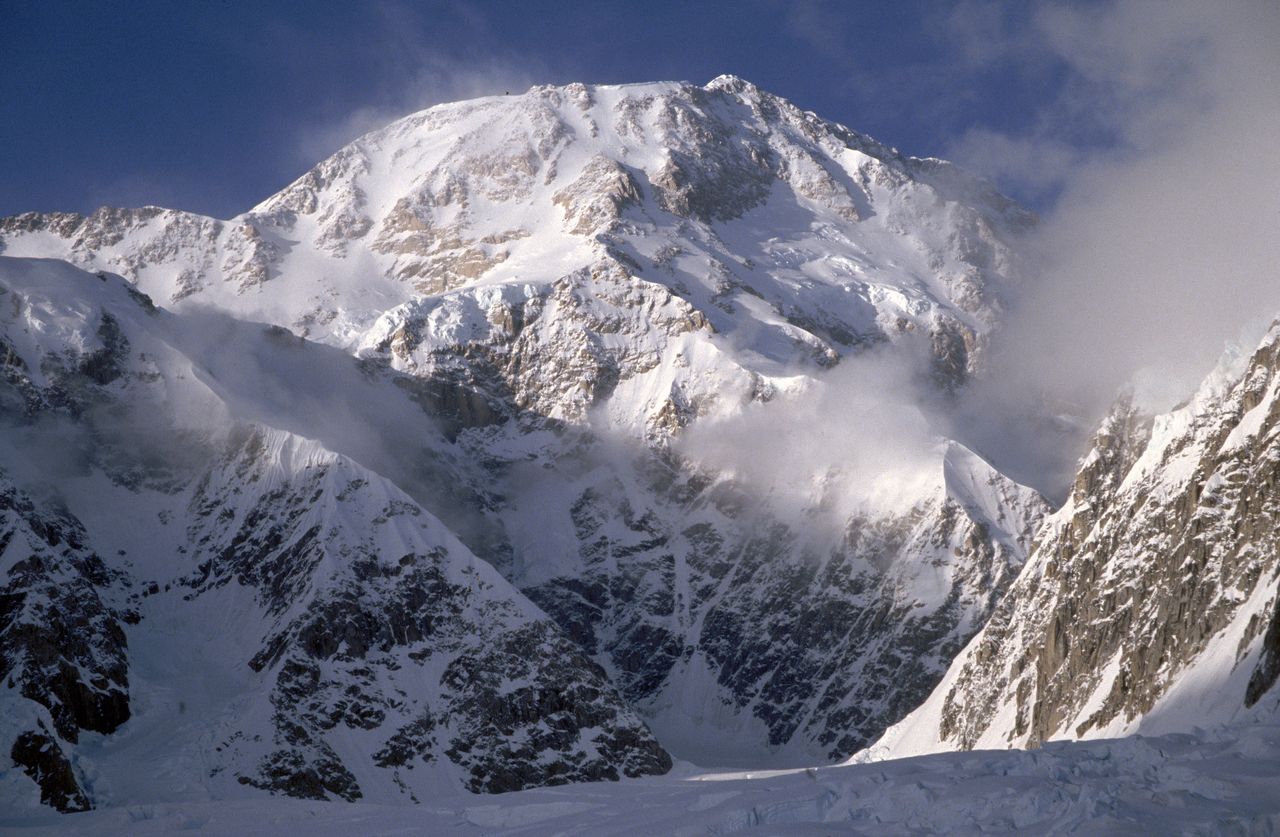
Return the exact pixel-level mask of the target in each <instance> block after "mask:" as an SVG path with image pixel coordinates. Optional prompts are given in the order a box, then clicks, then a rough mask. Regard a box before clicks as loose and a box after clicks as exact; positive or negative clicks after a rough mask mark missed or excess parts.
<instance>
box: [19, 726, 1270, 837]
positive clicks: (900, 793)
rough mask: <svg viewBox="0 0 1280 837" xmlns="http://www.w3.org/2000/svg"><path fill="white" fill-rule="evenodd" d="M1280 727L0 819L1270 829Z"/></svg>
mask: <svg viewBox="0 0 1280 837" xmlns="http://www.w3.org/2000/svg"><path fill="white" fill-rule="evenodd" d="M1277 752H1280V729H1278V728H1277V727H1276V726H1275V725H1274V724H1268V725H1257V726H1246V727H1237V728H1226V729H1220V730H1213V731H1208V732H1204V731H1202V732H1201V733H1199V734H1197V735H1194V736H1193V735H1185V734H1183V735H1169V736H1162V737H1155V738H1147V737H1143V738H1136V737H1135V738H1126V739H1119V740H1104V741H1091V742H1086V743H1054V744H1049V745H1046V746H1045V747H1043V748H1041V749H1039V750H1036V751H1033V752H1019V751H978V752H971V753H945V754H939V755H935V756H925V757H921V758H912V759H903V760H900V761H893V762H882V763H879V764H869V765H848V766H841V767H823V768H816V769H809V770H793V771H764V772H753V773H746V774H744V773H741V772H739V773H726V772H706V771H700V770H696V769H692V768H688V767H686V768H684V769H683V770H681V771H679V772H678V773H673V774H671V775H669V776H665V777H657V778H647V779H635V780H626V781H623V782H621V783H617V784H595V785H575V786H572V787H566V788H546V789H536V790H527V791H520V792H518V793H512V794H504V795H502V796H499V797H489V798H486V799H479V798H475V797H472V798H471V799H436V800H431V801H429V802H426V803H424V804H423V805H420V806H414V807H403V806H401V807H393V806H378V805H369V804H364V803H359V804H355V805H338V804H334V803H321V802H305V801H295V800H272V801H270V802H263V801H252V802H244V801H236V802H224V803H216V804H214V803H164V804H156V805H135V806H131V807H128V808H117V809H110V810H103V811H93V812H89V813H85V814H74V815H72V816H70V817H62V818H56V819H55V818H53V816H51V815H48V814H46V815H44V816H31V817H21V818H20V817H14V816H9V817H4V816H0V827H4V828H7V829H8V830H9V831H11V832H12V833H14V834H19V835H32V837H34V835H40V834H62V833H67V829H69V828H70V829H73V830H74V833H76V834H84V835H96V834H118V833H122V832H127V833H129V834H136V835H149V834H172V833H176V832H180V831H189V830H198V831H200V832H201V833H204V834H228V835H231V834H234V835H274V834H294V833H297V832H298V831H302V830H305V831H306V832H307V833H309V834H315V835H330V834H333V835H346V834H352V833H359V834H367V835H391V834H405V833H416V834H451V835H455V834H456V835H471V834H475V835H480V834H485V835H544V834H564V835H574V834H583V835H588V834H589V835H650V834H672V835H697V834H728V833H735V834H736V833H744V834H786V835H805V834H812V835H832V834H851V835H852V834H976V833H1015V832H1016V833H1018V834H1062V833H1087V834H1133V833H1135V832H1141V833H1158V834H1175V833H1176V834H1205V835H1209V834H1270V833H1274V832H1275V830H1276V829H1278V828H1280V796H1277V795H1276V793H1275V788H1276V786H1277V784H1280V759H1278V758H1277V757H1276V753H1277Z"/></svg>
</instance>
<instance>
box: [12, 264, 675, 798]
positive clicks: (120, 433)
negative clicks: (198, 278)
mask: <svg viewBox="0 0 1280 837" xmlns="http://www.w3.org/2000/svg"><path fill="white" fill-rule="evenodd" d="M0 292H2V297H3V307H4V312H3V315H0V317H2V319H0V327H2V330H0V341H2V342H3V347H4V351H5V357H6V361H5V366H4V379H3V384H0V392H3V398H2V399H0V401H2V403H3V404H4V409H3V412H2V413H0V418H2V419H3V421H4V423H5V436H6V444H5V448H6V450H5V459H4V461H5V463H6V464H5V468H4V470H3V472H2V473H0V504H2V506H0V508H2V509H3V513H4V519H3V528H0V544H2V545H3V548H2V549H0V555H2V556H3V564H0V570H2V571H3V573H4V576H3V577H4V586H3V587H2V588H0V682H2V683H3V684H4V686H3V692H0V695H3V701H4V707H5V711H4V718H5V720H4V723H3V727H0V747H3V748H4V750H5V753H6V755H8V756H10V757H11V758H12V759H13V761H14V763H15V764H16V765H17V766H18V767H19V768H20V770H21V772H22V773H25V775H26V777H29V778H30V779H31V780H34V782H35V785H34V787H36V788H38V792H39V795H40V798H41V801H43V802H45V803H47V804H50V805H53V806H55V807H57V808H59V809H62V810H79V809H84V808H87V807H89V806H90V805H91V804H101V803H110V802H121V801H127V800H130V799H140V798H148V797H150V798H165V797H171V798H180V797H185V796H189V795H191V794H193V793H195V794H199V793H210V794H227V793H231V792H233V789H234V788H235V787H237V786H240V785H247V786H251V787H256V788H262V789H266V790H270V791H273V792H280V793H285V794H288V795H291V796H299V797H307V798H321V799H323V798H326V797H336V798H341V799H347V800H354V799H359V798H366V799H369V798H372V799H378V798H383V799H389V798H396V797H400V796H402V795H403V796H405V797H407V798H409V799H418V798H423V796H424V795H425V794H432V793H440V792H441V791H442V790H444V791H446V792H447V790H448V789H449V788H450V787H465V788H467V789H470V790H473V791H478V792H479V791H489V792H495V791H504V790H514V789H519V788H522V787H528V786H532V785H545V784H557V783H563V782H568V781H583V780H594V779H603V778H613V779H616V778H618V777H620V776H623V775H627V776H634V775H640V774H646V773H656V772H664V771H665V770H666V769H668V768H669V767H670V764H671V762H670V758H669V757H668V756H667V755H666V753H665V752H664V751H663V750H662V749H661V747H660V746H659V745H658V744H657V742H656V741H655V740H654V739H653V738H652V735H651V734H650V733H649V731H648V729H647V728H646V727H645V725H644V724H643V723H642V722H641V721H640V719H639V718H638V717H636V715H635V714H634V712H633V711H632V710H631V709H630V708H629V707H627V706H626V705H625V704H624V703H623V702H622V701H621V699H620V698H619V696H618V695H617V693H616V691H615V690H614V689H613V688H612V686H611V685H610V684H609V683H608V682H607V680H606V679H605V676H604V673H603V672H602V671H601V670H600V669H599V667H598V666H596V665H595V664H594V663H592V662H591V661H590V660H589V659H587V658H586V657H585V656H584V655H583V654H582V652H581V651H580V650H579V649H578V648H577V647H576V646H575V645H573V643H571V642H570V641H569V640H568V639H567V638H566V637H565V636H564V635H563V634H562V633H561V632H560V631H559V630H558V629H557V628H556V626H555V625H554V624H553V623H551V622H550V621H549V620H548V619H547V618H546V616H545V615H543V614H542V613H541V612H539V611H538V610H537V608H535V607H534V606H533V605H532V604H531V603H530V602H529V601H528V600H527V599H526V598H525V597H524V596H522V595H520V594H519V593H518V592H517V591H516V590H514V589H513V588H512V587H511V586H510V585H509V584H508V583H507V582H505V581H504V580H503V579H502V578H501V577H500V576H499V575H498V574H497V573H496V572H495V571H494V570H493V569H492V568H491V567H490V566H489V565H487V564H485V563H484V562H483V561H480V560H478V559H477V558H476V557H475V556H474V555H473V554H472V553H471V552H470V551H469V550H468V549H467V548H466V547H465V546H463V545H462V544H461V543H460V542H459V541H458V540H457V539H456V538H455V537H454V536H453V535H452V534H450V533H449V532H448V531H447V529H445V527H444V526H443V525H442V524H441V523H440V521H439V520H438V519H436V518H435V517H434V516H432V515H431V514H430V513H429V512H427V511H425V510H424V509H423V508H422V507H421V506H419V505H418V504H417V503H415V502H414V501H413V500H412V499H411V498H410V497H408V496H407V495H406V494H404V492H402V491H401V490H399V489H398V488H396V487H395V486H394V485H393V484H391V483H390V482H389V481H388V480H386V479H385V478H383V477H380V476H379V475H377V474H375V473H373V472H371V471H368V470H367V469H365V468H363V467H361V466H359V465H357V464H356V463H354V462H352V461H351V460H349V459H347V458H346V457H343V456H341V455H338V454H335V453H333V452H331V451H328V450H326V449H325V448H324V447H323V446H321V445H320V444H319V443H317V442H315V441H313V440H309V439H304V438H301V437H298V436H296V435H294V434H291V433H289V432H287V431H283V430H279V429H276V428H272V427H269V426H265V425H261V424H256V423H250V422H244V421H239V420H235V419H233V418H232V417H231V414H230V413H229V411H228V410H227V408H226V406H225V402H224V401H222V399H221V398H220V397H219V396H218V395H217V393H216V392H215V390H214V389H211V388H210V387H209V386H206V385H205V384H204V383H203V382H202V379H203V380H209V381H210V382H211V383H212V384H214V386H215V387H217V386H218V382H217V381H216V378H215V375H214V373H211V372H210V371H208V370H207V369H205V368H203V367H202V366H201V365H200V363H199V362H198V361H193V360H192V359H190V358H188V357H187V356H185V355H184V354H182V353H181V351H180V350H179V349H178V348H176V346H175V344H179V345H180V344H181V342H182V341H181V340H180V339H177V338H175V334H183V335H184V336H185V337H186V338H187V339H189V334H186V333H187V332H189V330H190V329H192V328H194V327H197V326H199V325H200V323H199V322H198V321H193V320H190V319H184V318H182V317H174V316H172V315H170V314H168V313H167V312H164V311H162V310H160V309H157V308H155V307H154V306H153V305H152V304H151V303H150V300H149V299H148V298H146V297H144V296H142V295H141V294H139V293H138V292H137V291H136V290H134V289H133V288H132V287H131V286H129V285H127V284H126V283H124V282H123V280H121V279H120V278H119V277H116V276H109V275H107V274H100V275H97V276H95V275H91V274H87V273H83V272H81V271H79V270H76V269H75V268H72V267H70V266H69V265H66V264H64V263H60V262H40V261H30V260H15V259H4V260H3V262H2V263H0ZM252 328H253V329H254V330H261V328H262V327H260V326H258V327H252ZM276 339H279V338H276ZM291 341H293V342H290V343H289V344H287V345H284V346H282V347H280V349H279V351H287V352H294V353H296V352H305V351H306V349H307V347H306V346H305V345H299V344H297V343H296V338H291ZM348 361H349V362H350V363H351V364H352V365H353V366H354V363H355V362H354V360H353V359H350V358H348ZM313 363H315V364H318V363H320V362H319V361H313ZM405 401H406V404H407V405H409V406H410V407H411V406H412V405H411V404H410V403H409V402H408V401H407V399H405ZM59 454H61V455H59ZM6 781H7V782H8V783H9V785H10V788H9V790H11V791H12V792H14V793H15V795H17V797H18V798H23V797H25V796H26V794H23V793H21V792H22V790H23V786H21V785H20V784H19V785H18V786H17V787H13V786H14V785H15V783H18V782H19V777H18V775H17V771H14V772H13V773H12V774H9V775H7V777H6Z"/></svg>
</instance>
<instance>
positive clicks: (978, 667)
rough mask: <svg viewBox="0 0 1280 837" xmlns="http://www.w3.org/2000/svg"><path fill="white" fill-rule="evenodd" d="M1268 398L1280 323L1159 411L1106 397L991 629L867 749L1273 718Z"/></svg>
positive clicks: (1275, 400)
mask: <svg viewBox="0 0 1280 837" xmlns="http://www.w3.org/2000/svg"><path fill="white" fill-rule="evenodd" d="M1278 394H1280V324H1277V325H1273V326H1272V328H1271V330H1270V332H1269V333H1268V334H1267V336H1266V337H1265V338H1264V339H1263V340H1262V342H1261V344H1260V345H1259V346H1258V348H1257V350H1256V351H1255V352H1253V353H1252V355H1243V356H1228V357H1227V358H1225V359H1224V360H1223V361H1222V363H1221V364H1220V365H1219V368H1218V369H1217V370H1215V372H1214V373H1213V374H1212V375H1211V376H1210V377H1209V378H1208V379H1207V380H1206V381H1205V382H1204V384H1203V385H1202V386H1201V387H1200V389H1199V390H1198V391H1197V393H1196V394H1195V395H1194V396H1193V397H1192V398H1191V399H1190V400H1189V401H1188V402H1187V403H1185V404H1184V405H1183V406H1181V407H1179V408H1177V409H1175V410H1174V411H1172V412H1170V413H1166V414H1163V415H1159V416H1155V417H1152V416H1149V415H1144V414H1142V413H1141V412H1140V411H1139V410H1137V409H1135V408H1134V407H1133V406H1132V404H1131V403H1130V402H1129V401H1128V400H1121V401H1120V402H1119V403H1117V404H1116V406H1115V407H1114V409H1113V410H1112V412H1111V415H1110V416H1109V417H1108V418H1107V420H1106V422H1105V423H1104V424H1103V426H1102V428H1101V429H1100V430H1099V432H1098V434H1097V436H1096V438H1095V440H1094V446H1093V450H1092V452H1091V453H1090V454H1089V455H1088V456H1087V457H1086V458H1085V459H1084V461H1083V462H1082V464H1081V468H1080V472H1079V474H1078V476H1077V477H1076V481H1075V484H1074V486H1073V489H1072V493H1071V497H1070V499H1069V500H1068V502H1067V504H1066V505H1065V506H1064V507H1063V508H1062V509H1061V510H1060V511H1058V512H1057V513H1056V514H1054V515H1053V516H1052V517H1050V518H1049V520H1048V522H1047V523H1046V524H1045V527H1044V529H1042V530H1041V532H1040V534H1039V535H1038V536H1037V544H1036V547H1035V550H1034V552H1033V554H1032V557H1031V558H1030V559H1029V560H1028V562H1027V565H1026V567H1025V568H1024V569H1023V572H1022V574H1021V575H1020V576H1019V578H1018V580H1017V581H1016V582H1015V583H1014V584H1013V586H1012V587H1010V588H1009V592H1008V593H1007V594H1006V597H1005V599H1004V600H1003V601H1002V602H1001V603H1000V605H999V606H998V607H997V608H996V610H995V612H994V613H993V614H992V616H991V619H990V621H989V622H988V624H987V625H986V627H985V628H983V630H982V631H981V632H980V633H979V634H978V635H977V636H976V637H975V638H974V639H973V640H972V641H971V642H970V644H969V645H968V647H966V648H965V650H964V652H963V653H962V654H961V655H960V656H959V657H958V658H957V659H956V661H955V662H954V664H953V665H952V667H951V669H950V671H949V672H948V674H947V676H946V678H945V679H944V680H943V682H942V683H941V684H940V685H939V686H938V688H937V690H936V691H935V692H934V693H933V695H932V696H931V697H930V699H929V700H928V702H927V703H926V704H925V705H924V706H922V707H921V708H920V709H919V710H917V711H916V712H915V713H913V714H912V715H911V716H909V717H908V718H907V719H906V720H905V721H903V722H902V723H901V724H900V725H899V726H897V727H895V728H893V729H891V730H890V731H889V732H888V733H887V734H886V735H885V736H884V738H883V739H882V740H881V741H880V742H878V744H877V745H876V747H875V748H873V750H872V752H871V753H870V754H869V755H876V756H889V757H893V756H898V755H908V754H915V753H919V752H927V751H930V750H937V749H956V748H963V749H971V748H989V747H1009V746H1015V747H1026V746H1036V745H1039V744H1040V743H1042V742H1045V741H1048V740H1050V739H1060V738H1094V737H1109V736H1118V735H1127V734H1133V733H1143V734H1160V733H1162V732H1170V731H1184V730H1188V729H1190V728H1193V727H1199V726H1207V725H1210V724H1215V723H1226V722H1231V721H1238V720H1242V719H1248V718H1251V717H1268V716H1273V715H1274V713H1275V711H1276V709H1277V705H1278V697H1277V691H1276V690H1275V688H1274V687H1275V684H1276V681H1277V679H1278V677H1280V559H1278V558H1277V556H1278V555H1280V544H1277V542H1276V538H1277V529H1276V515H1277V513H1278V507H1277V502H1278V498H1277V496H1276V493H1275V491H1274V486H1275V481H1276V479H1275V478H1276V473H1277V471H1276V469H1277V462H1278V461H1280V446H1277V434H1278V433H1280V397H1278Z"/></svg>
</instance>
